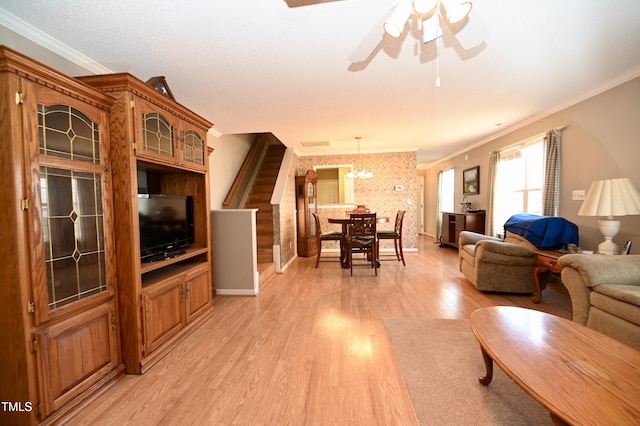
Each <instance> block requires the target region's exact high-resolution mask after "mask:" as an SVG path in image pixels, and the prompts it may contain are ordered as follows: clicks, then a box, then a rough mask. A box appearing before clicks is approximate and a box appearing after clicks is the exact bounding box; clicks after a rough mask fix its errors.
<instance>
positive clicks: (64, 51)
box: [0, 7, 113, 74]
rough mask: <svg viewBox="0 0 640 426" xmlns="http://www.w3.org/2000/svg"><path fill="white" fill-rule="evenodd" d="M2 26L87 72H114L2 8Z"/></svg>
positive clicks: (0, 21) (0, 12)
mask: <svg viewBox="0 0 640 426" xmlns="http://www.w3.org/2000/svg"><path fill="white" fill-rule="evenodd" d="M0 25H3V26H5V27H7V28H8V29H10V30H11V31H13V32H15V33H17V34H20V35H21V36H23V37H26V38H27V39H29V40H31V41H32V42H34V43H36V44H38V45H40V46H42V47H44V48H45V49H47V50H50V51H51V52H53V53H55V54H57V55H59V56H61V57H63V58H65V59H67V60H68V61H71V62H73V63H74V64H76V65H78V66H81V67H82V68H84V69H86V70H87V71H89V72H91V73H94V74H111V73H113V71H112V70H111V69H109V68H107V67H105V66H104V65H102V64H100V63H98V62H96V61H94V60H93V59H91V58H89V57H88V56H86V55H84V54H82V53H80V52H79V51H77V50H75V49H73V48H72V47H70V46H67V45H66V44H64V43H62V42H61V41H60V40H57V39H55V38H53V37H51V36H50V35H49V34H47V33H45V32H44V31H41V30H39V29H38V28H36V27H34V26H33V25H31V24H29V23H28V22H26V21H24V20H22V19H20V18H18V17H17V16H15V15H14V14H12V13H10V12H9V11H7V10H6V9H4V8H2V7H0Z"/></svg>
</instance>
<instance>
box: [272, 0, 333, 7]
mask: <svg viewBox="0 0 640 426" xmlns="http://www.w3.org/2000/svg"><path fill="white" fill-rule="evenodd" d="M334 1H341V0H284V2H285V3H286V4H287V6H289V7H301V6H310V5H312V4H319V3H330V2H334Z"/></svg>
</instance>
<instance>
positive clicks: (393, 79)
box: [0, 0, 640, 164]
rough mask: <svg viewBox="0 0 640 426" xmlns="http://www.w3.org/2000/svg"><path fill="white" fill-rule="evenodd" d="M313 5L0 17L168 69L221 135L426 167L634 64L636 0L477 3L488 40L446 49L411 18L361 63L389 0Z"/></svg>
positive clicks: (135, 6) (602, 85) (8, 9)
mask: <svg viewBox="0 0 640 426" xmlns="http://www.w3.org/2000/svg"><path fill="white" fill-rule="evenodd" d="M307 3H317V4H311V5H306V6H299V7H289V5H288V4H287V2H285V1H284V0H186V1H183V2H175V1H169V0H154V1H150V0H136V1H133V2H132V1H130V0H111V1H109V2H98V1H94V0H93V1H88V0H75V1H60V0H29V1H24V0H1V1H0V14H2V15H4V17H5V21H6V20H10V21H12V22H14V23H16V22H17V23H18V24H17V25H18V26H21V25H24V28H26V30H25V31H23V33H29V32H31V33H33V31H34V30H33V28H31V26H33V27H35V28H37V29H38V30H40V31H42V32H43V33H44V36H46V37H51V38H53V39H55V40H56V41H57V42H58V43H60V44H61V45H64V46H67V47H69V48H71V49H75V51H77V52H79V54H80V57H84V58H89V59H91V60H93V61H95V62H97V63H99V64H101V65H102V66H104V67H106V69H108V70H111V71H114V72H123V71H126V72H130V73H132V74H133V75H135V76H137V77H139V78H140V79H142V80H146V79H148V78H150V77H152V76H157V75H163V76H165V77H166V79H167V81H168V83H169V85H170V87H171V90H172V92H173V94H174V95H175V97H176V99H177V100H178V101H179V102H181V103H183V104H184V105H185V106H187V107H188V108H190V109H192V110H193V111H195V112H197V113H198V114H200V115H202V116H203V117H205V118H207V119H209V120H211V121H213V122H214V123H215V129H216V131H217V132H221V133H223V134H231V133H254V132H272V133H273V134H274V135H276V137H278V138H279V139H280V140H281V141H282V142H283V143H284V144H285V145H287V146H290V147H293V148H295V149H296V150H297V152H298V153H299V154H302V155H304V154H326V153H345V152H355V151H356V149H357V144H356V139H355V138H356V137H357V136H360V137H362V139H361V152H382V151H405V150H416V151H417V153H418V154H417V155H418V161H419V162H420V163H423V164H428V163H431V162H434V161H437V160H438V159H441V158H443V157H446V156H447V155H451V154H452V153H455V152H458V151H460V150H461V149H463V148H464V147H466V146H469V145H472V144H475V143H477V142H480V141H483V140H487V139H488V138H490V137H492V136H494V135H496V134H498V133H500V132H505V131H507V130H508V129H510V128H514V127H516V126H518V125H519V124H521V123H523V122H527V121H528V120H531V119H533V118H535V117H539V116H541V115H543V114H545V113H547V112H550V111H553V110H555V109H557V108H559V107H561V106H566V105H568V104H570V103H572V102H575V101H577V100H581V99H582V98H584V97H585V95H592V94H595V93H597V92H598V91H600V90H603V89H606V88H609V87H611V86H612V85H615V84H619V83H621V82H624V81H625V80H628V79H630V78H632V77H635V76H638V75H640V1H638V0H607V1H606V2H605V1H603V0H562V1H558V0H537V1H531V0H529V1H523V0H511V1H499V0H478V1H476V2H474V10H473V16H472V18H471V19H472V22H474V23H478V22H482V23H483V24H484V26H485V27H486V28H487V29H488V32H489V34H488V37H486V39H485V40H484V42H483V43H482V44H480V45H479V46H477V47H475V48H472V49H469V50H464V49H462V48H461V47H460V45H459V43H458V42H457V41H456V39H455V38H453V36H452V35H451V33H449V32H446V31H445V36H444V37H443V38H442V39H440V40H438V41H437V42H435V43H437V46H438V52H439V61H437V60H436V54H435V53H436V49H435V43H433V42H432V43H429V44H422V43H421V41H420V40H419V34H418V33H417V32H416V30H415V27H413V26H411V25H408V26H407V27H406V29H405V33H404V34H403V36H402V37H400V38H399V39H392V38H390V37H388V36H385V37H384V38H380V39H379V40H380V42H379V43H378V44H377V46H375V43H374V48H373V50H372V52H371V55H369V57H368V58H367V59H366V60H365V61H363V62H360V63H355V64H354V63H351V62H349V60H348V58H349V56H350V55H351V54H352V53H353V52H354V50H355V49H356V48H357V47H358V45H359V44H360V43H361V41H362V40H363V39H365V38H366V37H367V34H368V33H369V32H370V31H371V29H372V27H373V26H374V24H376V23H377V22H378V21H379V19H380V18H381V17H382V16H383V15H384V14H385V13H386V11H387V10H388V9H389V7H390V6H391V5H392V4H393V3H394V0H343V1H333V2H318V1H315V2H314V1H313V0H289V4H291V6H297V5H301V4H307ZM22 20H23V21H24V22H22ZM29 28H31V29H29ZM19 31H20V32H22V30H19ZM42 36H43V35H42V34H40V35H39V37H42ZM437 62H439V73H440V81H441V85H440V87H439V88H437V87H436V84H435V81H436V73H437V66H436V63H437ZM318 141H328V142H329V145H328V146H312V145H316V144H314V143H312V144H309V145H310V146H304V145H303V144H302V142H318Z"/></svg>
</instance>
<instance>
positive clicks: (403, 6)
mask: <svg viewBox="0 0 640 426" xmlns="http://www.w3.org/2000/svg"><path fill="white" fill-rule="evenodd" d="M411 8H412V6H411V2H410V1H409V0H402V1H400V3H398V5H397V6H396V10H394V11H393V14H391V16H390V17H389V19H387V20H386V21H385V23H384V25H383V27H384V31H385V32H386V33H387V34H389V35H390V36H391V37H400V35H402V32H403V31H404V26H405V25H406V23H407V20H408V19H409V17H410V16H411Z"/></svg>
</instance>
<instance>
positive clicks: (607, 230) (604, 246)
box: [598, 219, 620, 254]
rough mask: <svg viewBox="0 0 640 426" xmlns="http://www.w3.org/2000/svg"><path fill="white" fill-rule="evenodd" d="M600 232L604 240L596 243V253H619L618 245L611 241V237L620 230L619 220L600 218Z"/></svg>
mask: <svg viewBox="0 0 640 426" xmlns="http://www.w3.org/2000/svg"><path fill="white" fill-rule="evenodd" d="M598 227H599V228H600V232H602V235H604V241H603V242H601V243H600V244H599V245H598V253H600V254H619V253H620V249H619V248H618V245H617V244H616V243H614V242H613V237H615V236H616V234H617V233H618V231H619V230H620V221H619V220H611V219H602V220H599V221H598Z"/></svg>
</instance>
